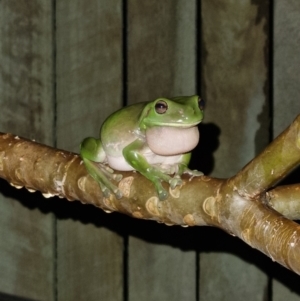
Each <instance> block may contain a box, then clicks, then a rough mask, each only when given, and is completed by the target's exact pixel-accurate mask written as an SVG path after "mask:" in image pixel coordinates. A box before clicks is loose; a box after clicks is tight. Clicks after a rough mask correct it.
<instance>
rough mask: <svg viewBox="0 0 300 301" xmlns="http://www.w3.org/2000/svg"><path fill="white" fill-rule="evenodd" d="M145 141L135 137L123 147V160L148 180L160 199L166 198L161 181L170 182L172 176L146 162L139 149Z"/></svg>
mask: <svg viewBox="0 0 300 301" xmlns="http://www.w3.org/2000/svg"><path fill="white" fill-rule="evenodd" d="M144 145H145V142H144V141H143V140H141V139H137V140H135V141H134V142H132V143H131V144H129V145H128V146H126V147H125V148H124V149H123V156H124V158H125V160H126V161H127V162H128V163H129V164H130V165H131V166H132V167H133V168H134V169H135V170H137V171H138V172H139V173H141V174H142V175H143V176H145V177H146V178H147V179H148V180H150V181H151V182H152V183H153V184H154V186H155V189H156V191H157V193H158V197H159V199H160V200H164V199H166V198H167V196H168V193H167V191H166V190H165V189H164V188H163V186H162V184H161V181H165V182H168V183H169V182H170V181H171V180H172V178H171V177H170V176H169V175H167V174H165V173H163V172H162V171H161V170H160V169H158V168H156V167H155V166H152V165H150V164H149V163H148V161H147V160H146V158H145V157H144V156H143V155H142V153H141V151H142V149H143V148H144Z"/></svg>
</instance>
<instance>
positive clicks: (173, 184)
mask: <svg viewBox="0 0 300 301" xmlns="http://www.w3.org/2000/svg"><path fill="white" fill-rule="evenodd" d="M169 184H170V186H171V188H172V189H174V188H175V187H176V186H180V185H182V180H181V178H180V177H176V176H175V177H174V178H172V179H171V180H170V181H169Z"/></svg>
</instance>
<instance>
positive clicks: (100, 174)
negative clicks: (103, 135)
mask: <svg viewBox="0 0 300 301" xmlns="http://www.w3.org/2000/svg"><path fill="white" fill-rule="evenodd" d="M80 155H81V158H82V160H83V162H84V164H85V167H86V169H87V170H88V172H89V174H90V175H91V176H92V177H93V178H94V179H95V180H96V181H97V182H98V183H99V185H100V188H101V190H102V192H103V194H104V196H105V197H109V195H110V193H111V192H113V193H114V194H115V195H116V197H117V198H118V199H119V198H121V197H122V193H121V191H120V190H119V189H118V187H117V186H115V185H114V184H112V182H111V180H115V181H117V182H118V181H120V180H121V179H122V175H120V174H114V173H113V170H112V169H111V168H109V167H108V166H104V165H102V164H99V163H103V162H104V161H105V159H106V154H105V152H104V150H103V147H102V144H101V141H100V140H98V139H95V138H90V137H89V138H86V139H84V140H83V142H82V143H81V146H80Z"/></svg>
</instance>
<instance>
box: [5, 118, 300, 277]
mask: <svg viewBox="0 0 300 301" xmlns="http://www.w3.org/2000/svg"><path fill="white" fill-rule="evenodd" d="M299 163H300V116H298V117H297V118H296V120H295V121H294V122H293V124H291V126H290V127H289V128H287V129H286V130H285V131H284V132H283V133H282V134H281V135H280V136H279V137H278V138H276V139H275V140H274V141H273V142H272V143H271V144H270V145H269V146H268V147H267V148H266V149H265V150H264V151H263V152H262V153H261V154H260V155H258V156H257V157H256V158H255V159H253V161H251V162H250V163H249V164H248V165H247V166H246V167H245V168H243V169H242V170H241V171H240V172H239V173H238V174H237V175H236V176H234V177H232V178H230V179H225V180H224V179H216V178H211V177H206V176H203V177H195V178H193V179H189V178H188V177H184V178H183V179H184V184H183V185H182V187H181V188H176V189H174V190H169V198H168V199H167V200H165V201H159V200H158V197H157V195H156V191H155V189H154V186H153V184H152V183H150V182H149V181H148V180H147V179H146V178H144V177H143V176H141V175H140V174H139V173H135V172H123V173H122V174H123V179H122V180H121V181H120V182H119V183H118V185H119V188H120V189H121V190H122V192H123V195H124V197H123V198H122V199H120V200H117V199H116V198H115V197H114V196H111V197H110V198H104V197H103V195H102V192H101V190H100V188H99V185H98V184H97V183H96V182H95V181H94V180H93V179H92V178H91V177H90V176H89V175H88V174H87V171H86V169H85V167H84V165H83V164H82V161H81V159H80V157H79V156H78V155H77V154H73V153H70V152H66V151H63V150H58V149H54V148H51V147H48V146H45V145H41V144H38V143H36V142H32V141H29V140H26V139H21V138H19V137H17V136H13V135H11V134H1V133H0V177H2V178H4V179H6V180H7V181H9V182H10V183H11V184H12V185H13V186H15V187H17V188H21V187H23V186H25V187H26V188H27V189H28V190H29V191H35V190H39V191H41V192H42V193H43V195H44V196H45V197H51V196H55V195H57V196H59V197H62V198H64V197H65V198H67V199H68V200H70V201H73V200H80V201H81V202H83V203H89V204H93V205H95V206H97V207H100V208H102V209H103V210H105V211H106V212H112V211H118V212H121V213H124V214H127V215H130V216H132V217H136V218H142V219H151V220H155V221H157V222H161V223H166V224H168V225H173V224H176V225H181V226H202V225H210V226H215V227H219V228H221V229H223V230H225V231H227V232H228V233H231V234H233V235H235V236H238V237H239V238H241V239H242V240H244V241H245V242H246V243H247V244H249V245H250V246H252V247H254V248H257V249H259V250H260V251H262V252H263V253H265V254H266V255H268V256H269V257H271V258H272V259H273V260H275V261H277V262H279V263H281V264H282V265H284V266H286V267H288V268H290V269H291V270H293V271H295V272H296V273H298V274H300V252H299V247H300V227H299V226H298V224H296V223H295V222H293V221H291V220H288V219H287V218H285V217H283V216H282V215H281V214H280V213H278V212H276V211H275V210H273V209H272V208H269V207H267V206H266V204H268V205H270V206H271V207H274V208H275V209H276V210H277V211H279V212H281V213H284V214H285V215H286V216H288V217H295V215H293V213H292V211H294V210H295V208H298V209H297V210H298V211H297V212H300V210H299V206H300V205H299V204H300V192H299V185H296V186H295V185H293V186H285V187H282V188H280V187H278V188H275V189H273V190H271V191H269V192H266V190H267V189H269V188H270V187H271V186H273V185H275V183H277V182H278V181H279V180H280V179H282V178H283V177H284V176H285V175H286V174H287V173H288V172H290V171H291V170H292V169H293V168H295V167H296V166H297V165H298V164H299ZM165 187H166V188H167V185H165ZM284 202H286V203H288V204H292V203H293V205H289V206H287V205H285V206H283V205H280V204H282V203H284ZM295 203H298V204H297V205H296V204H295ZM296 216H299V214H298V215H296Z"/></svg>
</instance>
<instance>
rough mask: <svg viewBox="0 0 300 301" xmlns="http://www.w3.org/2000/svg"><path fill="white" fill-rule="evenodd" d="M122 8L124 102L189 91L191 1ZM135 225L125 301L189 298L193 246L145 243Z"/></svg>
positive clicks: (192, 88)
mask: <svg viewBox="0 0 300 301" xmlns="http://www.w3.org/2000/svg"><path fill="white" fill-rule="evenodd" d="M127 13H128V15H127V19H128V40H127V46H128V53H127V59H128V61H127V66H128V95H127V96H128V100H129V103H135V102H140V101H149V100H154V99H155V98H158V97H161V96H164V97H172V96H180V95H193V94H195V93H196V78H195V76H196V33H195V25H196V18H195V17H196V2H195V1H173V0H168V1H158V0H156V1H150V2H149V1H148V2H147V1H138V0H129V1H128V7H127ZM139 225H140V226H139V227H141V228H140V230H141V236H140V237H138V238H136V237H130V238H129V247H128V252H129V263H128V266H129V267H128V269H129V271H128V272H129V300H131V301H134V300H145V301H147V300H158V299H160V300H195V299H196V293H195V292H196V287H195V283H196V282H195V275H196V254H195V251H194V250H191V251H182V250H180V249H178V246H177V247H172V246H170V245H168V241H167V240H166V241H164V242H163V243H162V245H159V244H158V243H151V242H148V241H146V240H147V229H146V225H145V224H143V223H140V224H139ZM149 226H150V225H149ZM153 226H155V225H153ZM155 228H156V227H155ZM166 232H167V230H166V229H165V228H164V229H162V230H158V231H157V233H156V234H155V235H156V237H157V239H158V240H160V237H161V235H162V233H166ZM143 233H144V235H143ZM172 233H173V234H172V235H176V233H177V232H176V228H174V231H172ZM179 239H180V238H179V237H178V245H180V241H179Z"/></svg>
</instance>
